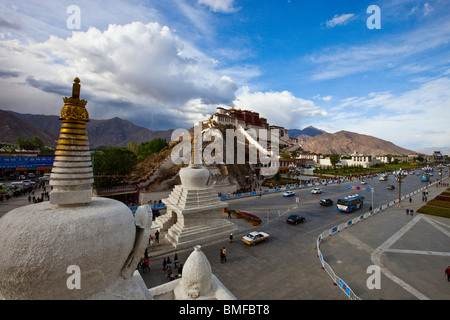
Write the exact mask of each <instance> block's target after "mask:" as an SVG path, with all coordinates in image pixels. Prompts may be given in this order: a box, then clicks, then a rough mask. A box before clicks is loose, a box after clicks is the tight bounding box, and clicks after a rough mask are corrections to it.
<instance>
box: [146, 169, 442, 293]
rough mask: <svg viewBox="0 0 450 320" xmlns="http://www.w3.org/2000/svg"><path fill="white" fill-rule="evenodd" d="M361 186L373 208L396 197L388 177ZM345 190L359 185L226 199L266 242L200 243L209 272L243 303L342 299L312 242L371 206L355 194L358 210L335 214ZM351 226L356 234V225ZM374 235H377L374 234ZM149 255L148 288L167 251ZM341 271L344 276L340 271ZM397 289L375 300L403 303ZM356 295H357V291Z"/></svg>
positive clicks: (408, 188) (160, 279)
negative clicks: (256, 220)
mask: <svg viewBox="0 0 450 320" xmlns="http://www.w3.org/2000/svg"><path fill="white" fill-rule="evenodd" d="M367 182H368V184H367V185H365V187H372V188H375V192H374V197H373V200H374V207H376V206H381V205H382V204H385V203H388V202H390V201H392V200H394V199H397V198H398V189H397V188H398V183H396V182H395V181H394V178H393V177H392V176H389V178H388V181H379V180H378V179H377V178H374V179H370V180H368V181H367ZM388 184H393V185H395V186H396V189H394V190H387V189H386V186H387V185H388ZM424 185H425V183H424V182H421V181H420V176H408V177H407V178H406V179H405V181H404V182H403V184H402V194H407V193H409V192H412V191H415V190H417V189H419V188H420V187H422V186H424ZM348 186H361V184H360V181H353V182H347V183H342V184H339V185H331V184H329V185H328V186H324V187H322V189H323V193H322V194H320V195H317V194H311V192H310V191H311V188H308V189H303V190H301V191H296V195H295V197H291V198H284V197H282V193H275V194H270V195H263V196H262V197H261V198H258V197H252V198H243V199H238V200H230V201H228V203H229V209H237V210H242V211H247V212H249V213H252V214H255V215H257V216H259V217H260V218H262V219H263V223H262V224H261V225H260V226H259V227H255V229H259V230H261V231H264V232H267V233H269V234H270V236H271V237H270V239H269V240H268V241H267V242H264V243H260V244H257V245H256V246H247V245H245V244H243V243H242V241H240V238H241V236H242V234H241V235H235V241H234V242H233V243H231V244H230V243H228V241H227V240H226V239H224V241H219V242H216V243H212V244H207V245H202V251H203V252H204V253H205V254H206V256H207V257H208V259H209V261H210V263H211V266H212V270H213V273H214V274H215V275H216V276H217V277H218V278H219V279H220V280H221V281H222V282H223V283H224V285H225V286H226V287H227V288H228V289H229V290H230V291H231V292H232V293H233V294H234V295H235V296H236V297H237V298H238V299H243V300H247V299H250V300H252V299H256V300H259V299H265V300H267V299H268V300H284V299H299V300H301V299H318V300H324V299H333V300H334V299H338V300H346V299H348V298H347V297H346V295H345V294H343V293H342V291H340V289H337V288H336V287H335V286H333V281H332V280H331V278H330V277H329V276H328V275H327V273H326V272H325V271H324V270H322V269H321V265H320V262H319V260H318V258H317V250H316V240H317V237H318V235H319V234H320V233H321V232H323V231H325V230H328V229H330V228H331V227H333V226H337V225H339V224H340V223H342V222H345V221H348V220H350V219H352V218H353V217H355V216H358V215H360V214H361V213H362V212H366V211H368V208H369V206H370V205H371V193H370V192H367V191H360V192H359V193H360V194H365V195H367V196H366V203H365V206H364V208H363V209H361V210H358V211H356V212H354V213H350V214H347V213H341V212H338V211H337V210H336V206H335V204H336V199H337V198H338V197H341V196H346V195H349V194H353V193H355V192H353V190H349V189H348ZM430 191H431V190H430ZM432 191H433V192H434V191H435V190H434V189H433V190H432ZM431 195H432V194H431V192H430V196H431ZM296 197H298V198H299V199H300V203H299V206H298V207H297V206H296ZM319 197H329V198H331V199H332V200H333V201H334V205H333V206H332V207H322V206H320V205H319V204H318V198H319ZM420 197H421V196H420V195H416V196H415V197H414V200H413V201H414V202H413V204H411V208H412V207H414V208H415V209H416V210H417V208H418V207H420V206H421V204H420V203H419V202H420V199H419V198H420ZM402 203H403V205H404V206H406V205H409V202H402ZM269 209H270V210H269ZM388 210H390V209H388ZM388 210H386V212H388ZM392 210H396V211H395V212H396V216H399V217H400V216H401V217H400V218H401V219H403V218H404V215H405V214H404V211H403V210H404V209H398V208H396V209H394V208H392ZM290 214H301V215H303V216H305V217H306V221H305V222H304V223H303V224H299V225H288V224H287V223H286V222H285V218H286V217H287V216H288V215H290ZM383 214H384V212H383V213H380V214H379V215H378V216H379V217H380V218H379V217H376V218H373V219H378V221H382V219H383V218H382V215H383ZM386 216H387V214H386ZM374 221H375V220H374ZM386 223H387V224H388V225H391V226H392V228H389V227H388V228H386V230H388V232H390V233H395V231H396V230H395V229H394V226H396V224H395V223H393V222H389V221H388V222H386ZM399 223H400V224H402V223H404V222H403V221H400V222H399ZM378 227H379V226H378ZM353 228H355V229H354V230H357V227H356V226H355V227H353ZM366 228H369V229H370V222H368V223H367V224H366ZM382 228H384V226H383V227H382ZM399 228H400V225H399ZM361 230H362V229H361ZM375 231H377V230H375ZM375 233H376V232H375ZM375 233H374V234H375ZM342 234H343V233H342ZM380 234H382V233H381V232H380ZM364 236H367V230H365V234H363V235H362V237H364ZM388 236H390V234H386V237H388ZM377 241H381V240H377ZM360 242H362V241H360ZM360 242H357V241H354V243H352V244H350V245H349V244H348V241H347V244H346V246H347V248H348V249H349V250H350V251H351V248H352V246H353V245H355V246H357V245H360ZM329 243H330V244H332V243H333V240H329ZM222 246H225V247H226V248H227V254H228V258H227V260H228V261H227V262H226V263H223V264H222V263H220V259H219V249H220V248H221V247H222ZM330 247H331V246H330ZM375 247H376V246H375ZM333 250H334V252H336V253H337V252H338V250H337V249H335V248H333ZM190 252H192V250H191V249H189V250H183V251H179V252H177V253H178V256H179V258H180V261H181V262H184V261H185V260H186V259H187V257H188V256H189V254H190ZM334 252H333V251H332V252H331V253H330V252H327V254H326V258H327V259H329V260H331V261H334V262H335V263H337V264H341V263H342V260H341V259H339V257H337V256H336V255H335V253H334ZM354 252H356V251H354ZM358 254H359V253H358ZM150 255H151V259H150V268H151V270H152V271H151V272H150V273H147V274H144V275H143V278H144V281H145V282H146V284H147V286H148V287H154V286H157V285H159V284H162V283H164V282H165V279H164V276H163V273H162V271H161V263H162V259H163V257H166V256H170V257H171V259H172V258H173V251H167V253H163V252H161V251H155V252H151V254H150ZM350 255H351V252H350ZM368 257H369V258H368V261H369V262H367V259H364V262H362V266H361V267H360V269H363V272H362V273H363V276H367V275H365V270H366V268H367V266H368V264H367V263H370V255H369V256H368ZM358 258H359V257H354V258H353V259H352V261H356V260H357V259H358ZM370 264H372V263H370ZM341 267H342V265H341ZM341 269H342V268H341ZM344 270H345V269H344ZM341 272H342V273H344V275H345V276H346V273H345V272H344V271H341ZM348 277H350V278H351V277H352V276H351V275H350V274H349V275H348ZM349 282H351V279H349ZM358 289H361V290H364V291H367V289H365V288H361V287H360V286H358ZM403 291H404V290H403ZM403 291H402V289H398V290H391V291H390V292H383V294H380V295H379V296H377V297H378V298H379V297H381V298H384V299H405V296H403V295H402V294H403ZM399 292H400V293H399ZM358 293H359V294H361V292H357V294H358ZM368 298H369V299H370V298H371V297H370V296H369V297H368ZM411 298H414V297H411V295H409V294H408V295H407V296H406V299H411Z"/></svg>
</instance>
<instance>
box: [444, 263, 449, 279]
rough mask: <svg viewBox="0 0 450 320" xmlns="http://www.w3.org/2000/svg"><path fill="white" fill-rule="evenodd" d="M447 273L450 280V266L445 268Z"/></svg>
mask: <svg viewBox="0 0 450 320" xmlns="http://www.w3.org/2000/svg"><path fill="white" fill-rule="evenodd" d="M445 274H446V275H447V281H450V266H448V267H447V269H445Z"/></svg>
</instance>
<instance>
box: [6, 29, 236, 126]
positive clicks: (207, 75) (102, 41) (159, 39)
mask: <svg viewBox="0 0 450 320" xmlns="http://www.w3.org/2000/svg"><path fill="white" fill-rule="evenodd" d="M0 56H1V57H3V58H2V68H1V69H2V70H0V71H2V72H3V73H2V72H0V76H1V83H2V84H3V85H4V87H3V88H9V89H10V90H9V91H8V93H4V94H2V96H1V97H0V103H1V105H2V106H3V107H2V108H5V109H8V108H10V109H11V108H14V109H15V111H17V112H32V110H30V109H29V106H30V104H29V102H30V101H36V100H34V99H33V97H36V95H37V94H38V95H39V96H43V93H46V94H47V95H54V97H53V98H54V99H57V100H54V101H60V100H59V99H61V96H68V95H70V93H71V85H72V79H73V78H74V77H75V76H78V77H79V78H80V79H81V81H82V82H81V85H82V96H84V97H85V98H86V99H87V100H88V101H89V104H88V110H89V112H90V115H91V117H92V118H94V119H104V118H108V117H113V116H119V117H122V118H125V119H129V120H137V121H138V122H139V124H140V125H146V126H147V127H152V128H155V129H158V128H161V125H162V124H165V125H166V126H170V127H172V128H173V127H174V126H178V127H179V126H191V125H192V123H188V120H190V116H186V114H182V113H180V112H179V111H180V110H181V109H182V108H183V107H185V106H189V107H190V108H192V107H193V104H195V103H196V102H201V103H199V104H198V106H199V107H202V108H203V109H204V110H205V111H210V110H211V108H205V106H208V105H213V106H214V105H216V104H227V103H228V104H231V103H232V101H233V100H234V99H235V92H236V90H237V89H238V87H237V85H236V84H235V83H234V81H233V80H232V79H231V78H230V77H227V76H224V74H223V72H221V71H220V70H219V69H217V68H216V63H215V62H214V60H213V59H211V58H210V57H208V56H206V55H204V54H203V53H202V52H201V51H200V50H198V49H196V48H195V47H192V46H190V45H188V44H186V43H184V42H183V41H182V40H181V39H180V38H178V37H177V36H176V35H174V34H173V33H172V32H171V30H170V28H168V27H166V26H161V25H160V24H158V23H156V22H154V23H147V24H143V23H141V22H133V23H130V24H126V25H123V26H122V25H110V26H109V27H108V29H107V30H105V31H103V32H102V31H100V30H98V29H96V28H90V29H89V30H87V31H86V32H82V31H79V32H74V33H73V34H72V36H71V37H68V38H66V39H62V38H59V37H56V36H52V37H50V39H48V40H47V41H43V42H30V43H26V44H23V43H21V42H19V41H17V40H4V41H0ZM2 74H3V76H2ZM4 92H5V91H4ZM58 96H59V98H57V97H58ZM49 100H50V99H49V98H47V99H44V100H42V101H46V102H48V101H49ZM6 103H7V104H6ZM34 104H35V107H38V106H36V102H35V103H34ZM60 107H61V106H55V103H51V104H49V105H48V106H41V108H42V109H41V110H45V111H43V112H45V113H47V114H55V113H56V114H57V113H58V112H59V110H60ZM50 110H53V112H51V111H50ZM189 110H190V109H186V112H189ZM204 113H205V112H203V114H204ZM194 117H195V116H194ZM162 119H165V121H161V120H162ZM145 121H148V122H147V123H145ZM161 129H162V128H161Z"/></svg>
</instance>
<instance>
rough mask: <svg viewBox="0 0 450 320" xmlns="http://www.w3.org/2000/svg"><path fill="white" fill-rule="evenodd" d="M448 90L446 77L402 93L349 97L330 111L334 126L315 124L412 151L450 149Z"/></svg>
mask: <svg viewBox="0 0 450 320" xmlns="http://www.w3.org/2000/svg"><path fill="white" fill-rule="evenodd" d="M449 87H450V78H448V77H444V78H440V79H435V80H432V81H429V82H427V83H424V84H421V85H420V86H419V87H418V88H416V89H414V90H409V91H405V92H403V93H400V94H393V93H391V92H371V93H369V94H368V95H366V96H362V97H350V98H347V99H343V100H341V103H340V104H339V105H337V106H336V107H335V108H333V109H331V110H330V113H331V117H332V119H333V122H332V123H330V122H328V123H324V124H317V123H316V124H313V125H315V126H317V127H319V128H323V129H324V130H326V131H328V130H330V131H331V132H333V131H339V130H348V131H353V132H358V133H363V134H368V135H372V136H375V137H377V138H381V139H385V140H388V141H391V142H393V143H395V144H397V145H399V146H401V147H404V148H409V149H412V150H415V149H418V148H423V147H427V146H435V145H441V146H450V128H449V126H448V119H447V114H448V110H449V109H450V91H449V90H448V88H449Z"/></svg>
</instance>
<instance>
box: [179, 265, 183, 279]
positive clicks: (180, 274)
mask: <svg viewBox="0 0 450 320" xmlns="http://www.w3.org/2000/svg"><path fill="white" fill-rule="evenodd" d="M182 275H183V264H182V263H180V266H179V267H178V278H181V276H182Z"/></svg>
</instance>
